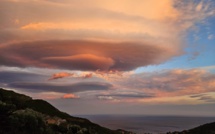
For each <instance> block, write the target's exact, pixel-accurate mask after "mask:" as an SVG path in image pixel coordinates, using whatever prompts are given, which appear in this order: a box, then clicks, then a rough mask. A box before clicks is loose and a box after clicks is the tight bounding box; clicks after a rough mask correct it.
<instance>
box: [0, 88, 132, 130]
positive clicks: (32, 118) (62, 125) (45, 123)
mask: <svg viewBox="0 0 215 134" xmlns="http://www.w3.org/2000/svg"><path fill="white" fill-rule="evenodd" d="M0 134H133V133H132V132H127V131H124V130H120V131H119V130H110V129H108V128H104V127H101V126H99V125H97V124H94V123H92V122H90V121H89V120H87V119H83V118H78V117H72V116H70V115H69V114H67V113H64V112H61V111H59V110H58V109H56V108H55V107H53V106H52V105H51V104H49V103H48V102H46V101H44V100H33V99H32V98H31V97H28V96H26V95H23V94H18V93H15V92H13V91H8V90H4V89H1V88H0Z"/></svg>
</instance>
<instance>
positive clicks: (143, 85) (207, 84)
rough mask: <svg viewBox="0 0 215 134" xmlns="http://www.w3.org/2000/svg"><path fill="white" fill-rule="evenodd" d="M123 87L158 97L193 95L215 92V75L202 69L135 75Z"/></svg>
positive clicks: (122, 83)
mask: <svg viewBox="0 0 215 134" xmlns="http://www.w3.org/2000/svg"><path fill="white" fill-rule="evenodd" d="M121 85H122V86H123V87H127V88H128V89H137V90H141V91H144V92H145V93H152V94H154V95H155V96H157V97H171V96H183V95H192V94H200V93H207V92H213V91H215V74H211V73H210V72H207V71H205V70H202V69H188V70H183V69H175V70H166V71H161V72H154V73H142V74H134V75H133V76H131V77H129V78H127V80H125V81H122V82H121Z"/></svg>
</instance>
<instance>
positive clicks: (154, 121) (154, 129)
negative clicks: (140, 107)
mask: <svg viewBox="0 0 215 134" xmlns="http://www.w3.org/2000/svg"><path fill="white" fill-rule="evenodd" d="M77 116H78V117H82V118H87V119H89V120H90V121H92V122H94V123H96V124H99V125H100V126H104V127H107V128H110V129H113V130H116V129H123V130H127V131H132V132H135V133H137V134H145V133H150V134H165V133H167V132H173V131H183V130H188V129H191V128H194V127H197V126H200V125H203V124H206V123H211V122H215V117H191V116H146V115H144V116H143V115H77Z"/></svg>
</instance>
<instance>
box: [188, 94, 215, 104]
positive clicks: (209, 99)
mask: <svg viewBox="0 0 215 134" xmlns="http://www.w3.org/2000/svg"><path fill="white" fill-rule="evenodd" d="M190 97H191V98H196V99H198V100H201V101H204V102H215V98H214V97H212V95H211V94H210V93H208V94H197V95H191V96H190Z"/></svg>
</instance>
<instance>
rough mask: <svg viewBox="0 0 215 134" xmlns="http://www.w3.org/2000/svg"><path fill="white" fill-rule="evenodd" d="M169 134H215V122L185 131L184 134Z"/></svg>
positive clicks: (180, 133) (169, 133)
mask: <svg viewBox="0 0 215 134" xmlns="http://www.w3.org/2000/svg"><path fill="white" fill-rule="evenodd" d="M167 134H215V122H213V123H208V124H205V125H201V126H199V127H196V128H193V129H190V130H184V131H182V132H168V133H167Z"/></svg>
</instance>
